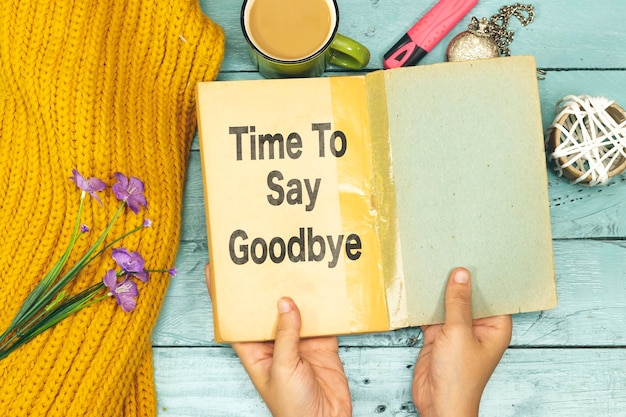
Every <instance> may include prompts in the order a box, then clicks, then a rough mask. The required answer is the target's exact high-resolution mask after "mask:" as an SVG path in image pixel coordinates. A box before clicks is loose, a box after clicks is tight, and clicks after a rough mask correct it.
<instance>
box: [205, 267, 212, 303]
mask: <svg viewBox="0 0 626 417" xmlns="http://www.w3.org/2000/svg"><path fill="white" fill-rule="evenodd" d="M204 278H205V279H206V287H207V289H208V290H209V297H211V298H213V296H211V266H210V265H209V263H208V262H207V264H206V265H205V266H204Z"/></svg>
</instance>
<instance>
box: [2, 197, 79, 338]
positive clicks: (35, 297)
mask: <svg viewBox="0 0 626 417" xmlns="http://www.w3.org/2000/svg"><path fill="white" fill-rule="evenodd" d="M85 196H86V193H85V192H84V191H83V192H82V194H81V195H80V204H79V206H78V213H77V214H76V221H75V222H74V230H73V231H72V237H71V239H70V243H69V245H68V246H67V248H66V249H65V252H64V253H63V255H62V256H61V258H60V259H59V260H58V261H57V262H56V263H55V264H54V265H53V267H52V268H51V269H50V271H48V273H47V274H46V275H45V276H44V277H43V278H42V280H41V282H39V284H37V286H36V287H35V288H34V289H33V291H32V292H31V293H30V294H28V297H26V299H25V300H24V303H22V306H21V307H20V309H19V310H18V312H17V314H16V315H15V318H14V319H13V321H12V322H11V324H10V325H9V327H8V328H7V329H6V330H5V332H4V333H2V335H0V341H1V340H3V339H4V338H5V337H6V336H7V335H8V334H9V333H11V331H13V330H14V329H15V328H17V327H18V326H19V325H20V324H21V323H22V321H23V320H27V319H28V315H29V314H32V312H33V309H32V307H33V305H34V304H36V303H37V302H38V301H39V300H40V299H41V297H42V296H43V295H44V294H45V293H46V292H47V291H48V289H49V288H50V286H51V285H52V283H53V282H54V281H55V280H56V278H57V277H58V276H59V273H60V272H61V270H62V269H63V267H64V266H65V264H66V263H67V260H68V259H69V256H70V253H71V252H72V249H73V248H74V244H75V243H76V241H77V240H78V238H79V237H80V234H79V233H80V219H81V216H82V212H83V206H84V202H85ZM35 311H36V310H35Z"/></svg>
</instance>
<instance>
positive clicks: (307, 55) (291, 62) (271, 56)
mask: <svg viewBox="0 0 626 417" xmlns="http://www.w3.org/2000/svg"><path fill="white" fill-rule="evenodd" d="M241 25H242V29H243V33H244V36H245V38H246V40H247V42H248V44H249V46H250V52H251V56H252V59H253V61H254V62H255V63H256V64H257V66H258V68H259V71H260V72H261V73H262V74H263V75H264V76H265V77H267V78H281V77H311V76H318V75H321V74H322V73H323V72H324V70H325V69H326V67H327V66H328V65H329V64H334V65H338V66H342V67H344V68H350V69H360V68H363V67H365V66H366V65H367V63H368V62H369V51H368V50H367V48H365V46H363V45H361V44H360V43H358V42H356V41H354V40H352V39H350V38H347V37H345V36H342V35H340V34H338V33H337V27H338V25H339V10H338V7H337V3H336V2H335V1H334V0H246V1H245V2H244V4H243V7H242V10H241Z"/></svg>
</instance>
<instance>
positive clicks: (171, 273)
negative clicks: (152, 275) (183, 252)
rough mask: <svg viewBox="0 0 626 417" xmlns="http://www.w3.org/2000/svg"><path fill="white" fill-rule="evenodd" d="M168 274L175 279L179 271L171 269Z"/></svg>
mask: <svg viewBox="0 0 626 417" xmlns="http://www.w3.org/2000/svg"><path fill="white" fill-rule="evenodd" d="M167 273H168V274H170V275H171V276H173V277H175V276H176V274H178V270H177V269H176V267H174V268H172V269H170V270H168V271H167Z"/></svg>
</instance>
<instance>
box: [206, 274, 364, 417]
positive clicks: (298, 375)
mask: <svg viewBox="0 0 626 417" xmlns="http://www.w3.org/2000/svg"><path fill="white" fill-rule="evenodd" d="M206 273H207V284H208V283H209V280H210V277H209V271H208V268H207V269H206ZM209 287H210V286H209ZM300 326H301V318H300V311H299V310H298V307H297V306H296V304H295V303H294V302H293V300H292V299H290V298H281V299H280V300H279V301H278V323H277V327H276V340H275V341H274V342H246V343H233V344H232V347H233V349H234V350H235V352H237V355H238V356H239V359H240V360H241V363H242V364H243V366H244V368H245V369H246V372H247V373H248V375H249V376H250V379H251V380H252V383H253V384H254V386H255V388H256V389H257V391H258V392H259V394H260V395H261V397H262V398H263V400H264V401H265V403H266V404H267V406H268V408H269V409H270V411H271V412H272V415H273V416H274V417H294V416H298V417H331V416H337V417H348V416H351V415H352V402H351V397H350V390H349V388H348V379H347V378H346V374H345V373H344V370H343V365H342V364H341V360H340V359H339V347H338V343H337V338H336V337H316V338H310V339H304V340H301V339H300Z"/></svg>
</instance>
